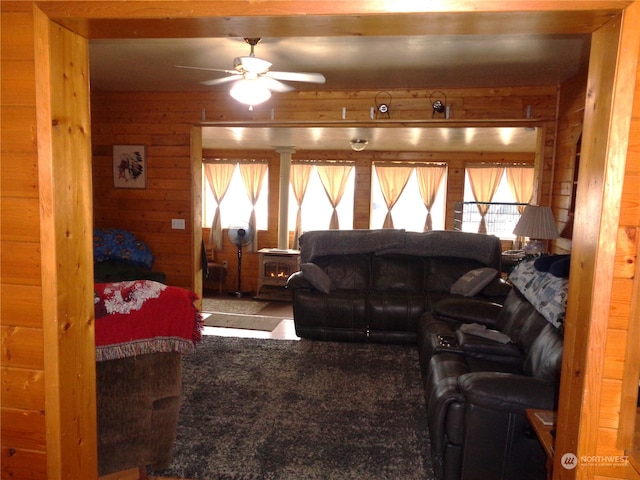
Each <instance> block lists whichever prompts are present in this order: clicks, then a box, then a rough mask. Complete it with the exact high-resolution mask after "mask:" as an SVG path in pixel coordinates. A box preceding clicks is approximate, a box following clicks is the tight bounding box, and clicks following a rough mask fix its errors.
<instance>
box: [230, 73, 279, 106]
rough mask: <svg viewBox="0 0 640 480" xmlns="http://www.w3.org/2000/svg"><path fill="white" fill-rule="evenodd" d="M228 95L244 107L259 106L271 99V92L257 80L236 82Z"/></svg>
mask: <svg viewBox="0 0 640 480" xmlns="http://www.w3.org/2000/svg"><path fill="white" fill-rule="evenodd" d="M229 94H230V95H231V96H232V97H233V99H234V100H236V101H238V102H240V103H244V104H246V105H250V106H253V105H260V104H261V103H264V102H266V101H267V100H269V99H270V98H271V91H270V90H269V89H268V88H266V87H265V86H264V85H261V83H260V82H258V81H257V80H247V79H242V80H238V81H237V82H236V84H235V85H234V86H233V88H232V89H231V91H230V92H229Z"/></svg>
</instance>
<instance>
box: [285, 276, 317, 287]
mask: <svg viewBox="0 0 640 480" xmlns="http://www.w3.org/2000/svg"><path fill="white" fill-rule="evenodd" d="M286 288H291V289H294V288H304V289H307V290H310V289H311V288H313V285H311V282H309V280H307V279H306V278H305V276H304V275H303V274H302V272H294V273H292V274H291V275H290V276H289V278H288V279H287V285H286Z"/></svg>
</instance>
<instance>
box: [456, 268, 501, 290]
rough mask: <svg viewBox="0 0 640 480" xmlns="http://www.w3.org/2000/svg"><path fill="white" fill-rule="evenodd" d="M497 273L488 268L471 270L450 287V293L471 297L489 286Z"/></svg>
mask: <svg viewBox="0 0 640 480" xmlns="http://www.w3.org/2000/svg"><path fill="white" fill-rule="evenodd" d="M498 273H499V272H498V270H496V269H495V268H490V267H484V268H476V269H474V270H471V271H470V272H467V273H465V274H464V275H462V276H461V277H460V278H459V279H458V280H456V282H455V283H454V284H453V285H451V293H453V294H456V295H464V296H465V297H473V296H475V295H477V294H478V293H480V292H481V291H482V290H483V289H484V287H486V286H487V285H489V284H490V283H491V282H492V281H493V280H494V279H495V278H496V277H497V276H498Z"/></svg>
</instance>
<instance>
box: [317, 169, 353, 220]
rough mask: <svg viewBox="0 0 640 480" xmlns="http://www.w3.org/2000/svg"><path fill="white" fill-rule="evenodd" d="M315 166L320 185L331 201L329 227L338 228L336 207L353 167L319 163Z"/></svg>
mask: <svg viewBox="0 0 640 480" xmlns="http://www.w3.org/2000/svg"><path fill="white" fill-rule="evenodd" d="M317 168H318V175H319V176H320V181H321V182H322V186H323V187H324V190H325V192H327V197H329V202H331V206H332V207H333V213H332V214H331V222H330V223H329V229H330V230H338V229H339V228H340V222H339V221H338V211H337V210H336V208H337V207H338V205H340V201H341V200H342V196H343V195H344V190H345V188H346V186H347V180H348V179H349V174H350V173H351V170H352V169H353V167H352V166H351V165H319V166H318V167H317Z"/></svg>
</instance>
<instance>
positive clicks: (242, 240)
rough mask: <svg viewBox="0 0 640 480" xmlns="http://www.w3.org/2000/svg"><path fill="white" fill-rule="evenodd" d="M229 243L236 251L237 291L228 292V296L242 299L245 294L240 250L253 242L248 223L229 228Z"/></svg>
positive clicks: (252, 234) (251, 229)
mask: <svg viewBox="0 0 640 480" xmlns="http://www.w3.org/2000/svg"><path fill="white" fill-rule="evenodd" d="M227 236H228V237H229V241H230V242H231V243H233V244H234V245H235V246H236V248H237V249H238V289H237V290H236V291H235V292H229V295H233V296H235V297H242V296H243V295H245V293H244V292H243V291H242V248H243V247H246V246H247V245H249V244H250V243H251V242H253V236H254V232H253V228H251V226H250V225H249V224H248V223H242V224H240V225H237V226H234V227H229V229H228V230H227Z"/></svg>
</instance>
